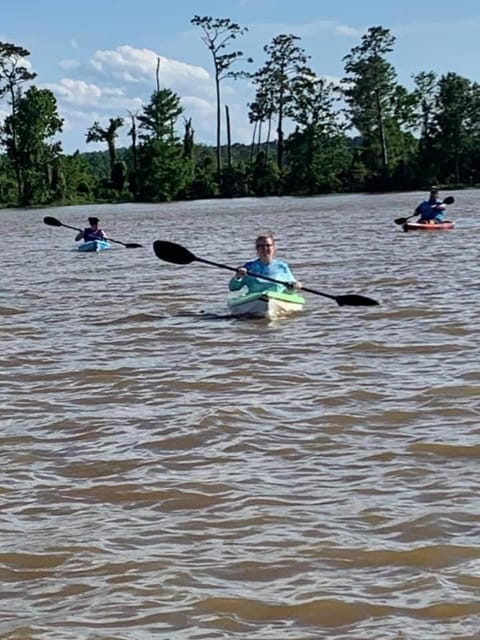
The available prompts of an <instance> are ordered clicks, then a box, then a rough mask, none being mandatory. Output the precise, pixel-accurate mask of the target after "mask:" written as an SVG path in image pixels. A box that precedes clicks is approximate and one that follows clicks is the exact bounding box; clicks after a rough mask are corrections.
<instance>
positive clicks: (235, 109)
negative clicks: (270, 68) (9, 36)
mask: <svg viewBox="0 0 480 640" xmlns="http://www.w3.org/2000/svg"><path fill="white" fill-rule="evenodd" d="M158 59H160V68H159V79H160V86H161V87H162V88H163V87H167V88H169V89H171V90H172V91H173V92H174V93H176V94H177V95H178V96H179V97H180V101H181V105H182V107H183V108H184V113H183V117H181V118H180V119H179V121H178V123H177V126H178V132H179V134H180V135H182V134H183V118H185V119H189V118H191V120H192V126H193V128H194V130H195V140H196V141H197V142H198V143H205V144H214V142H215V131H216V94H215V85H214V82H213V79H212V77H211V76H210V74H209V73H208V71H206V70H205V69H204V68H203V67H201V66H196V65H189V64H186V63H184V62H180V61H178V60H172V59H170V58H166V57H164V56H159V55H158V54H157V53H155V52H154V51H152V50H150V49H137V48H135V47H132V46H130V45H123V46H119V47H117V48H115V49H103V50H97V51H96V52H95V53H94V55H93V56H92V58H91V59H90V60H87V61H81V62H80V61H77V60H68V59H64V60H62V62H61V64H60V66H61V67H63V69H64V70H68V72H69V77H63V78H61V79H60V80H58V81H56V82H53V83H48V84H46V83H43V85H42V86H43V87H45V88H47V89H50V90H51V91H52V92H53V93H54V95H55V96H56V98H57V104H58V111H59V114H60V117H62V118H63V119H64V132H65V133H68V135H67V136H66V138H67V140H69V139H73V138H74V137H76V138H78V139H79V140H80V142H79V143H78V146H79V147H80V148H82V149H84V148H85V144H84V140H83V139H84V134H85V131H86V130H87V128H88V127H90V126H91V125H92V124H93V122H94V121H96V120H97V121H99V122H100V123H101V124H102V125H104V124H105V125H107V124H108V121H109V118H113V117H117V116H120V117H122V118H125V119H126V122H127V120H128V119H129V117H130V116H129V113H139V112H140V111H141V109H142V107H143V106H145V105H147V104H148V103H149V101H150V97H151V94H152V93H153V92H154V91H155V89H156V69H157V60H158ZM245 92H248V94H249V95H248V96H246V95H244V93H245ZM250 100H251V98H250V90H249V89H248V87H247V85H246V83H244V82H242V81H238V82H228V83H227V82H223V83H222V103H223V104H228V105H229V109H230V115H231V123H232V137H233V139H234V141H235V142H240V141H244V139H246V138H249V136H250V134H249V133H248V135H247V134H246V133H245V130H246V129H248V128H249V124H248V116H247V108H246V104H247V102H248V101H250ZM224 115H225V112H224V109H223V106H222V119H223V118H224ZM123 129H125V132H126V131H127V130H128V127H123ZM75 131H77V132H78V133H77V135H76V136H75ZM125 132H123V131H122V134H121V135H120V136H119V143H120V138H121V137H122V138H126V134H125ZM123 142H124V143H125V144H129V141H128V140H127V139H125V140H124V141H123V140H122V143H123ZM64 147H65V149H66V151H67V152H70V147H71V144H69V143H68V142H67V144H66V145H65V146H64ZM67 147H68V148H67ZM88 149H91V145H88Z"/></svg>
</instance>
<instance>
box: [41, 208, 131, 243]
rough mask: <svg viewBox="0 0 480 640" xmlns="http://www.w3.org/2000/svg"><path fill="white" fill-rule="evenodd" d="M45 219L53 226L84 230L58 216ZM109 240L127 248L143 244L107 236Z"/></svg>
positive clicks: (46, 222)
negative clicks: (58, 218)
mask: <svg viewBox="0 0 480 640" xmlns="http://www.w3.org/2000/svg"><path fill="white" fill-rule="evenodd" d="M43 221H44V222H45V224H48V225H50V226H52V227H66V228H67V229H73V231H78V232H82V231H83V229H79V228H78V227H72V226H70V225H69V224H65V223H64V222H60V220H57V218H51V217H50V216H46V217H45V218H44V219H43ZM107 241H108V242H114V243H115V244H121V245H122V246H124V247H127V249H135V248H137V247H141V246H142V245H141V244H137V243H136V242H122V241H121V240H114V239H113V238H107Z"/></svg>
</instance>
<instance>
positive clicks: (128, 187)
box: [0, 16, 480, 206]
mask: <svg viewBox="0 0 480 640" xmlns="http://www.w3.org/2000/svg"><path fill="white" fill-rule="evenodd" d="M191 22H192V24H193V25H195V26H197V27H199V28H200V29H201V33H202V36H201V37H202V40H203V41H204V42H205V44H206V45H207V47H208V48H209V50H210V51H211V53H212V60H213V66H214V78H215V87H216V107H217V108H216V120H215V122H213V123H212V126H216V138H217V144H216V145H215V146H214V147H208V146H205V145H199V144H196V143H195V130H194V125H195V123H194V122H193V123H192V121H191V119H189V120H185V119H184V121H183V126H184V131H183V135H180V134H179V133H178V131H179V129H178V126H179V119H180V117H182V116H183V106H182V103H181V99H180V97H179V96H178V95H176V94H175V93H174V92H173V91H171V90H170V89H168V88H160V86H159V81H158V66H157V86H156V89H155V90H154V91H153V93H152V94H151V97H150V101H149V102H148V103H147V104H144V105H143V106H142V108H141V109H139V110H138V111H137V112H136V113H135V114H133V113H130V112H129V116H130V124H131V127H130V130H129V133H128V135H129V137H130V138H131V144H130V146H129V147H128V148H120V149H117V148H116V144H115V143H116V139H117V136H118V132H119V130H120V129H121V128H122V127H124V126H125V124H126V123H125V119H124V118H123V117H121V116H119V115H118V114H112V116H111V117H110V119H109V123H108V124H107V125H106V126H103V125H102V124H101V123H100V122H94V123H93V124H92V126H91V127H90V128H89V129H88V130H87V132H86V133H85V136H86V141H87V143H88V142H100V143H105V150H104V151H101V152H99V151H96V152H88V153H79V152H76V153H74V154H73V155H66V154H64V153H63V151H62V147H61V143H60V142H59V141H58V136H59V135H60V134H61V132H62V128H63V121H62V119H61V118H60V117H59V114H58V111H57V103H56V99H55V96H54V95H53V93H52V92H51V91H49V90H47V89H39V88H38V87H36V86H35V85H34V84H33V81H34V80H35V74H33V73H31V72H30V71H29V70H28V65H26V63H25V61H26V59H27V58H28V56H29V55H30V52H29V51H27V50H26V49H24V48H23V47H21V46H17V45H15V44H11V43H3V42H0V100H2V101H4V102H5V103H7V104H8V115H7V116H6V118H5V120H4V122H3V123H2V125H1V126H0V205H2V206H28V205H50V204H70V203H72V204H73V203H93V202H108V201H117V202H118V201H137V202H139V201H142V202H162V201H172V200H178V199H193V198H215V197H241V196H270V195H279V194H296V195H313V194H320V193H331V192H349V191H365V190H382V191H388V190H400V189H414V188H422V189H423V188H428V186H429V185H430V184H432V183H438V184H441V185H442V187H448V186H455V187H457V188H458V187H460V186H462V185H468V186H472V185H474V184H476V182H477V181H478V177H477V176H478V174H479V171H480V86H479V85H478V84H477V83H475V82H472V81H470V80H468V79H467V78H463V77H461V76H458V75H457V74H455V73H453V72H449V73H446V74H445V75H442V76H437V75H436V74H435V73H433V72H431V71H425V72H422V73H419V74H417V75H416V76H413V77H412V85H413V89H412V90H410V91H409V90H408V89H406V88H405V87H403V86H402V85H400V84H399V83H398V82H397V75H396V72H395V69H394V67H393V65H392V64H391V63H390V62H389V59H388V56H389V55H390V54H391V53H392V51H393V49H394V45H395V37H394V36H393V35H392V34H391V33H390V31H389V30H388V29H385V28H383V27H381V26H376V27H371V28H370V29H369V30H368V31H367V33H365V35H364V36H363V37H362V39H361V42H360V44H359V45H358V46H355V47H353V48H352V50H351V51H350V53H349V54H348V55H347V56H345V58H344V59H343V62H344V70H345V76H344V78H343V79H342V81H341V83H340V84H339V85H334V84H333V83H331V82H327V81H326V80H325V79H323V78H321V77H318V76H317V75H316V74H315V73H314V72H313V71H312V69H311V68H310V67H309V65H308V61H309V58H310V56H308V55H307V53H306V52H305V51H304V50H303V48H302V47H301V46H300V38H299V37H298V36H295V35H292V34H279V35H278V36H276V37H275V38H273V39H272V41H271V42H270V43H269V44H267V45H265V47H264V52H265V54H266V60H265V63H264V64H263V65H262V66H261V67H260V68H259V69H257V71H254V72H247V71H244V70H237V71H235V72H234V71H233V70H232V69H231V67H232V65H233V64H234V63H239V62H241V61H242V60H244V61H247V62H248V63H252V62H253V60H252V59H251V58H244V56H243V52H241V51H236V50H229V46H230V45H231V44H232V41H233V40H235V39H236V38H238V37H240V36H241V35H243V33H245V31H247V29H246V28H244V27H240V26H239V25H237V24H235V23H233V22H231V21H230V20H229V19H225V18H222V19H215V18H211V17H208V16H204V17H202V16H194V18H193V19H192V21H191ZM227 77H230V78H241V77H244V78H245V77H249V78H250V80H251V86H252V90H253V96H252V102H251V103H249V104H246V105H245V111H246V113H248V117H249V120H250V123H251V125H252V139H251V144H250V145H241V144H238V143H235V142H234V143H233V144H232V142H231V136H230V116H229V110H228V105H224V106H225V114H226V116H225V125H223V123H222V117H221V114H222V109H221V106H222V104H221V92H220V88H221V81H222V80H223V79H224V78H227ZM25 85H27V86H28V88H27V89H25V88H24V87H25ZM224 126H225V129H223V127H224ZM286 130H288V131H290V133H288V135H287V134H286V133H285V131H286ZM222 132H223V135H224V139H226V141H227V142H226V144H222V143H221V140H222ZM225 159H226V160H227V161H226V162H225V161H224V160H225Z"/></svg>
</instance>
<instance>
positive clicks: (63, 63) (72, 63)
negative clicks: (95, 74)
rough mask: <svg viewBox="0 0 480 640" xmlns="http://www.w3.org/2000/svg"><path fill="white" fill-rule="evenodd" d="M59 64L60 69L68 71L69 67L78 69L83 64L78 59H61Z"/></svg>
mask: <svg viewBox="0 0 480 640" xmlns="http://www.w3.org/2000/svg"><path fill="white" fill-rule="evenodd" d="M58 66H59V67H60V69H63V70H64V71H68V70H69V69H78V67H80V66H81V63H80V62H79V61H78V60H60V62H59V63H58Z"/></svg>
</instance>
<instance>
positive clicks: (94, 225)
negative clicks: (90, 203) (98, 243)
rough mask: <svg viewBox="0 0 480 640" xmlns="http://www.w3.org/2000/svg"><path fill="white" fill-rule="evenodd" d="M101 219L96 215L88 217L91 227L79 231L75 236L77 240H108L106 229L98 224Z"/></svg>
mask: <svg viewBox="0 0 480 640" xmlns="http://www.w3.org/2000/svg"><path fill="white" fill-rule="evenodd" d="M99 223H100V220H99V219H98V218H95V217H94V216H92V217H90V218H89V219H88V224H89V225H90V226H89V227H86V228H85V229H84V230H83V231H79V232H78V233H77V235H76V236H75V240H76V241H77V242H78V241H79V240H83V241H84V242H90V241H92V240H106V239H107V236H106V234H105V231H104V230H103V229H101V228H100V227H99V226H98V225H99Z"/></svg>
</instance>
